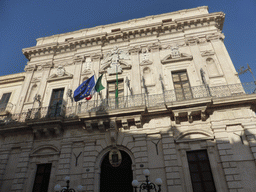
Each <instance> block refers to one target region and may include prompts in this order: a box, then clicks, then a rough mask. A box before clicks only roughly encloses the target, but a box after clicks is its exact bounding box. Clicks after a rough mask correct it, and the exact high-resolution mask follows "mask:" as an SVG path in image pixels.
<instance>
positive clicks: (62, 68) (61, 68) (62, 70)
mask: <svg viewBox="0 0 256 192" xmlns="http://www.w3.org/2000/svg"><path fill="white" fill-rule="evenodd" d="M64 74H65V69H64V67H62V66H59V67H58V69H57V75H58V76H63V75H64Z"/></svg>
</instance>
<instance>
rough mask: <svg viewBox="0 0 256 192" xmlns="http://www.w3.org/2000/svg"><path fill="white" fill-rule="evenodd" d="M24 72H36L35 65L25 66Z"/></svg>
mask: <svg viewBox="0 0 256 192" xmlns="http://www.w3.org/2000/svg"><path fill="white" fill-rule="evenodd" d="M24 70H25V71H26V72H33V71H35V70H36V65H26V66H25V68H24Z"/></svg>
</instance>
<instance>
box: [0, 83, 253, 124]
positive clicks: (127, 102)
mask: <svg viewBox="0 0 256 192" xmlns="http://www.w3.org/2000/svg"><path fill="white" fill-rule="evenodd" d="M255 93H256V84H255V83H254V82H250V83H242V84H232V85H222V86H213V87H209V86H207V85H201V86H196V87H191V88H187V89H180V90H179V89H176V90H167V91H164V92H163V93H161V94H154V95H147V94H137V95H130V96H126V97H119V98H118V100H116V99H115V98H108V99H100V100H89V101H86V102H79V103H78V104H77V105H76V106H73V107H65V105H61V106H51V107H41V108H34V109H31V110H29V111H27V112H24V113H21V114H9V116H0V125H1V122H2V123H3V122H17V121H18V122H25V121H29V120H33V119H45V118H57V117H63V118H72V117H76V116H77V115H79V114H83V113H102V112H107V111H109V110H113V109H125V108H127V109H128V108H130V109H131V108H134V107H154V106H159V105H163V104H165V103H168V102H176V101H184V100H191V99H198V98H207V97H213V98H216V97H233V96H237V95H245V94H255Z"/></svg>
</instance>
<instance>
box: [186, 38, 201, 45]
mask: <svg viewBox="0 0 256 192" xmlns="http://www.w3.org/2000/svg"><path fill="white" fill-rule="evenodd" d="M185 42H186V44H187V45H196V44H197V43H199V38H198V37H189V38H186V39H185Z"/></svg>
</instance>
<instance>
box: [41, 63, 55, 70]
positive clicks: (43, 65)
mask: <svg viewBox="0 0 256 192" xmlns="http://www.w3.org/2000/svg"><path fill="white" fill-rule="evenodd" d="M42 67H43V68H44V69H50V68H52V67H53V63H52V62H47V63H44V64H42Z"/></svg>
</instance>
